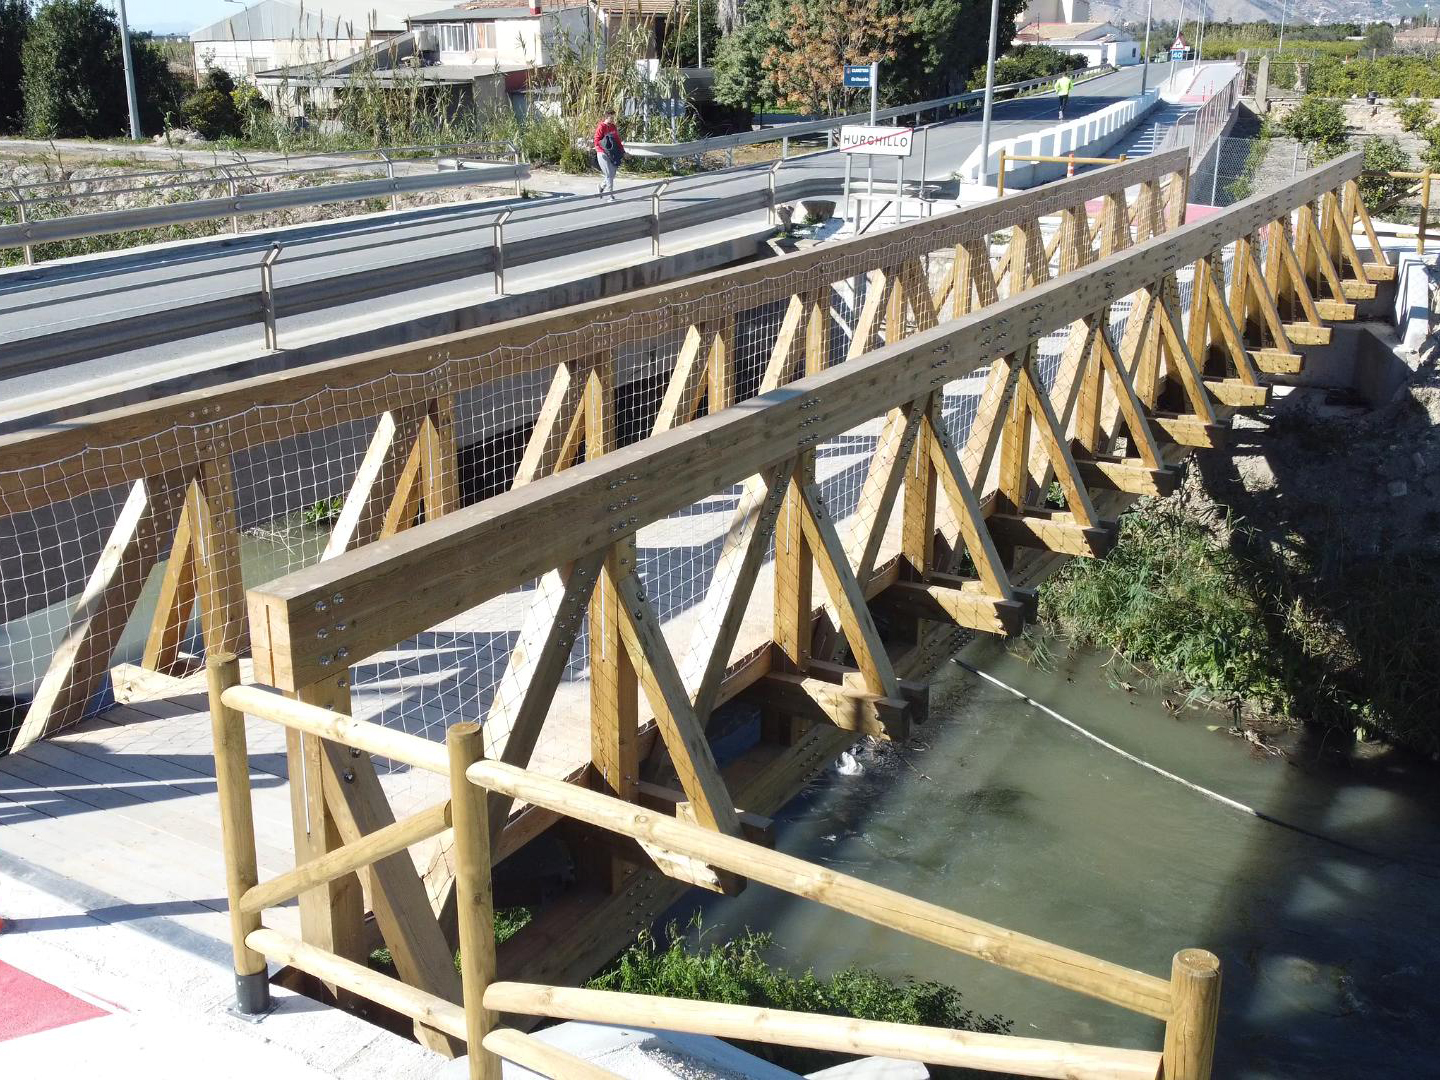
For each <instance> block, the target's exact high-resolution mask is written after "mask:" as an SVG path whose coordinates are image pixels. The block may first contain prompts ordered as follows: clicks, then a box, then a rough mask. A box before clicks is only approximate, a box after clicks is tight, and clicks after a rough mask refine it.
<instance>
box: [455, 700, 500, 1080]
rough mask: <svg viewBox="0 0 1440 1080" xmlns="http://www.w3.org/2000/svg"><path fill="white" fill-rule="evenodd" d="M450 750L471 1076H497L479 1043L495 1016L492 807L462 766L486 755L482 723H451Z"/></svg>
mask: <svg viewBox="0 0 1440 1080" xmlns="http://www.w3.org/2000/svg"><path fill="white" fill-rule="evenodd" d="M445 745H446V747H447V749H448V750H449V754H450V812H451V816H452V820H453V824H454V828H455V858H456V865H455V899H456V919H457V921H458V924H459V930H460V985H461V991H462V993H463V996H464V1002H463V1004H464V1006H465V1041H466V1043H467V1044H468V1046H469V1054H468V1063H469V1066H470V1072H469V1076H470V1080H500V1068H501V1066H500V1059H499V1058H498V1057H496V1056H495V1055H494V1054H492V1053H490V1052H488V1051H486V1050H484V1049H483V1048H482V1046H481V1044H482V1042H483V1041H484V1039H485V1036H486V1035H488V1034H489V1033H490V1032H491V1031H492V1030H494V1028H495V1026H496V1022H497V1019H498V1018H497V1017H496V1015H495V1014H494V1013H493V1012H490V1011H489V1010H487V1009H486V1008H484V1006H483V1005H482V1001H483V999H484V996H485V991H486V989H488V988H489V986H490V984H491V983H492V982H494V981H495V910H494V902H493V896H492V893H491V882H490V812H489V808H488V807H487V805H486V794H485V792H484V791H482V790H481V789H480V788H478V787H476V786H475V785H474V784H472V783H471V782H470V781H469V779H468V778H467V777H466V775H465V770H466V769H468V768H469V767H470V766H471V765H473V764H474V763H475V762H477V761H479V760H480V759H481V758H482V757H483V756H484V749H485V742H484V738H483V736H482V735H481V732H480V725H479V724H475V723H462V724H452V725H451V727H450V729H449V730H448V731H447V732H446V733H445Z"/></svg>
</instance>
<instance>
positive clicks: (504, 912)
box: [370, 907, 535, 977]
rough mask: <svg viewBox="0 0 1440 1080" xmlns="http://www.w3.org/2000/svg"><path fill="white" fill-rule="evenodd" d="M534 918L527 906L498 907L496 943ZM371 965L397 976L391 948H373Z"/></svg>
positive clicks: (458, 964)
mask: <svg viewBox="0 0 1440 1080" xmlns="http://www.w3.org/2000/svg"><path fill="white" fill-rule="evenodd" d="M534 918H535V912H533V911H532V910H530V909H529V908H527V907H513V908H496V909H495V944H496V945H504V944H505V942H507V941H509V940H510V939H511V938H512V937H514V936H515V935H516V934H518V933H519V932H520V931H521V930H524V929H525V927H527V926H529V925H530V923H531V920H533V919H534ZM370 966H371V967H372V968H374V969H375V970H376V971H380V972H383V973H384V974H386V975H390V976H392V977H394V976H395V959H394V957H392V956H391V955H390V950H389V949H387V948H385V947H384V946H381V947H380V948H378V949H372V950H371V952H370ZM455 970H456V971H459V970H460V952H459V950H458V949H457V950H456V952H455Z"/></svg>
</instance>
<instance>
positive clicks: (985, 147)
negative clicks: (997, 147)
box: [980, 0, 1000, 184]
mask: <svg viewBox="0 0 1440 1080" xmlns="http://www.w3.org/2000/svg"><path fill="white" fill-rule="evenodd" d="M999 35H1000V0H990V51H989V52H988V53H986V55H985V107H984V109H983V110H982V112H981V114H980V183H981V184H984V183H985V182H986V181H987V180H989V179H990V110H991V109H992V108H993V107H994V105H995V43H996V38H998V37H999Z"/></svg>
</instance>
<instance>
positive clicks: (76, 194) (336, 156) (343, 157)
mask: <svg viewBox="0 0 1440 1080" xmlns="http://www.w3.org/2000/svg"><path fill="white" fill-rule="evenodd" d="M462 152H463V153H462ZM227 153H228V157H227V158H226V159H225V160H221V158H220V155H219V153H218V152H217V153H216V154H215V160H214V161H213V162H211V163H210V164H207V165H185V164H183V161H182V163H181V164H179V165H177V166H176V167H175V168H170V169H147V170H144V171H141V172H128V173H116V174H115V175H114V176H87V177H85V178H83V179H78V180H77V179H76V178H75V177H73V176H72V177H69V178H67V179H62V180H37V181H34V182H32V183H29V184H12V185H10V187H8V188H5V189H4V190H3V191H0V195H4V196H5V197H6V198H9V199H12V200H13V199H18V200H20V201H23V202H26V203H39V202H55V201H59V200H61V199H63V200H65V201H71V200H78V199H98V198H104V197H106V196H113V195H125V194H133V193H138V192H151V191H164V190H167V189H169V188H177V187H194V186H195V185H196V184H204V183H207V182H213V181H210V180H207V178H206V174H212V175H213V174H215V173H219V174H220V176H221V178H222V179H223V178H228V177H231V176H239V177H243V178H246V179H254V180H267V179H281V178H284V177H291V176H305V175H310V174H314V173H328V172H340V171H342V170H344V169H376V168H385V167H386V166H390V167H391V168H392V169H393V167H394V165H395V163H396V162H397V161H412V162H416V163H419V162H422V161H425V160H427V159H426V158H418V157H415V156H414V155H417V154H422V153H423V154H426V155H428V160H431V161H435V162H437V163H438V161H439V160H440V159H441V157H442V155H445V156H449V157H454V156H455V155H457V154H460V155H461V156H462V157H465V158H470V159H476V158H480V159H484V158H491V159H494V164H504V163H505V162H509V163H510V164H512V165H518V164H519V161H518V160H516V148H515V147H514V146H513V145H511V144H509V143H491V142H483V143H440V144H436V145H433V146H382V147H377V148H375V149H373V150H319V151H316V152H314V153H311V154H274V155H271V156H268V157H246V156H245V154H244V153H242V152H241V151H239V150H232V151H228V152H227ZM351 158H354V159H356V160H348V159H351ZM302 161H305V162H311V161H318V162H322V164H319V165H306V166H305V167H303V168H296V167H295V163H296V162H302ZM272 165H282V166H284V167H283V168H281V169H279V170H274V171H272V170H270V169H269V166H272ZM442 167H443V166H442ZM387 175H393V174H390V173H387ZM150 178H161V179H159V180H158V182H156V183H143V184H142V183H138V182H139V181H144V180H148V179H150ZM127 181H129V182H136V184H137V186H134V187H122V188H104V189H95V190H91V191H76V190H75V185H76V184H95V183H111V182H127Z"/></svg>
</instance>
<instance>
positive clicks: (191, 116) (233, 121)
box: [181, 67, 244, 139]
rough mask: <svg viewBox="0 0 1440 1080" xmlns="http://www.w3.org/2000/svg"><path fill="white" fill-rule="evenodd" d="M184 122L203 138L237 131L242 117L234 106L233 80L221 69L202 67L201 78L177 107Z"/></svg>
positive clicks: (237, 132)
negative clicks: (202, 75)
mask: <svg viewBox="0 0 1440 1080" xmlns="http://www.w3.org/2000/svg"><path fill="white" fill-rule="evenodd" d="M181 115H182V116H184V118H185V124H186V126H188V127H191V128H193V129H194V130H195V131H197V132H198V133H199V134H200V135H202V136H204V137H205V138H207V139H223V138H225V137H227V136H230V137H234V136H237V135H239V134H240V133H241V131H242V129H243V127H244V120H243V118H242V117H241V115H240V110H239V109H237V108H235V80H234V79H232V78H231V77H230V73H229V72H228V71H226V70H225V69H224V68H216V67H212V68H206V69H205V78H204V79H203V80H201V83H200V86H199V88H198V89H196V91H195V92H194V93H193V94H191V95H190V96H189V97H187V98H186V99H185V103H184V104H183V105H182V106H181Z"/></svg>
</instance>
